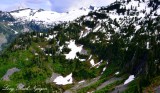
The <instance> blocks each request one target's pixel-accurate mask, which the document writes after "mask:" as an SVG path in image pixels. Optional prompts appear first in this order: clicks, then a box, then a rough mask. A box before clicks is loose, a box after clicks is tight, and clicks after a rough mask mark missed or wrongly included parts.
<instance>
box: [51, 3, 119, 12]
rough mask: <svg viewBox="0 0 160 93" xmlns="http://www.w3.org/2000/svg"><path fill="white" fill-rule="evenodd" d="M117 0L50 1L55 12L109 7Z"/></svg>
mask: <svg viewBox="0 0 160 93" xmlns="http://www.w3.org/2000/svg"><path fill="white" fill-rule="evenodd" d="M114 1H116V0H50V2H51V4H52V10H54V11H60V12H64V11H69V10H71V9H75V8H81V7H89V6H90V5H93V6H107V5H109V4H110V3H112V2H114Z"/></svg>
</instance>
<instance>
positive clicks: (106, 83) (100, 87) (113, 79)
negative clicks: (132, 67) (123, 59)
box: [96, 78, 122, 90]
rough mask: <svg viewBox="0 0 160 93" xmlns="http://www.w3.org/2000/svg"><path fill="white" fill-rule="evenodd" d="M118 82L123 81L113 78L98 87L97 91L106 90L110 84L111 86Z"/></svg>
mask: <svg viewBox="0 0 160 93" xmlns="http://www.w3.org/2000/svg"><path fill="white" fill-rule="evenodd" d="M118 80H122V78H111V79H109V80H107V81H106V82H104V83H102V84H101V85H100V86H99V87H97V89H96V90H100V89H102V88H104V87H105V86H107V85H108V84H111V83H113V82H115V81H118Z"/></svg>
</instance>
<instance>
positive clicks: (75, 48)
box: [65, 40, 83, 59]
mask: <svg viewBox="0 0 160 93" xmlns="http://www.w3.org/2000/svg"><path fill="white" fill-rule="evenodd" d="M82 47H83V45H81V46H77V45H76V44H75V40H70V42H69V45H68V48H70V49H71V51H70V52H69V54H65V56H66V59H74V58H76V53H77V52H81V51H82Z"/></svg>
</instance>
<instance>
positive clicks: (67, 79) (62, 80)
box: [53, 73, 73, 85]
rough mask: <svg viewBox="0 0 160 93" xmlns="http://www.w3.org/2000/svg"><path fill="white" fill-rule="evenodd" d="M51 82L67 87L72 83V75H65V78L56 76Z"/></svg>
mask: <svg viewBox="0 0 160 93" xmlns="http://www.w3.org/2000/svg"><path fill="white" fill-rule="evenodd" d="M53 82H55V83H56V84H57V85H67V84H72V83H73V78H72V73H71V74H69V75H67V76H66V77H63V76H58V77H57V78H56V79H55V80H54V81H53Z"/></svg>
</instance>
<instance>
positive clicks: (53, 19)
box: [10, 8, 91, 24]
mask: <svg viewBox="0 0 160 93" xmlns="http://www.w3.org/2000/svg"><path fill="white" fill-rule="evenodd" d="M90 11H91V9H89V8H86V9H75V10H72V11H69V12H66V13H58V12H54V11H44V10H35V9H30V8H25V9H22V10H17V11H12V12H11V13H10V14H11V15H12V16H13V17H14V18H15V19H18V20H19V21H24V22H25V21H35V22H43V23H45V24H54V23H59V22H65V21H67V22H68V21H73V20H75V19H76V18H78V17H80V16H82V15H87V14H88V13H89V12H90Z"/></svg>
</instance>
